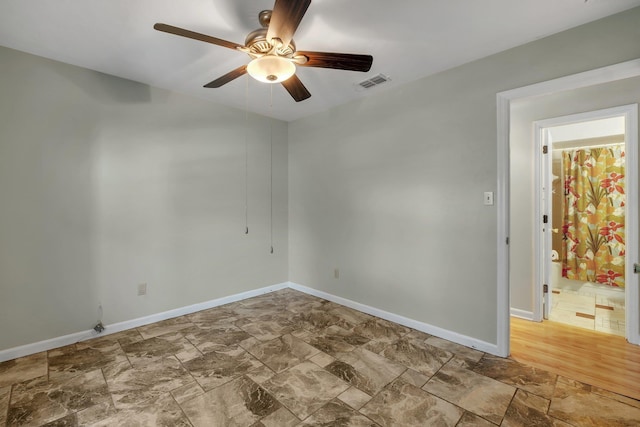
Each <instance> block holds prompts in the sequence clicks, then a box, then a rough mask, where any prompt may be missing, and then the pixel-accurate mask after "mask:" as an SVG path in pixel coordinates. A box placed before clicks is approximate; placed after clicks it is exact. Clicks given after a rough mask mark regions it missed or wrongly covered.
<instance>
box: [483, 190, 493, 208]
mask: <svg viewBox="0 0 640 427" xmlns="http://www.w3.org/2000/svg"><path fill="white" fill-rule="evenodd" d="M484 204H485V205H486V206H493V191H485V192H484Z"/></svg>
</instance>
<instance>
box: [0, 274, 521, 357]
mask: <svg viewBox="0 0 640 427" xmlns="http://www.w3.org/2000/svg"><path fill="white" fill-rule="evenodd" d="M285 288H291V289H295V290H297V291H300V292H304V293H306V294H309V295H313V296H317V297H319V298H324V299H326V300H329V301H332V302H335V303H337V304H341V305H344V306H346V307H349V308H353V309H354V310H358V311H362V312H363V313H367V314H371V315H372V316H376V317H380V318H382V319H386V320H389V321H391V322H395V323H399V324H401V325H404V326H408V327H410V328H413V329H417V330H419V331H422V332H425V333H427V334H430V335H434V336H437V337H439V338H443V339H446V340H449V341H453V342H455V343H458V344H461V345H464V346H467V347H471V348H475V349H477V350H480V351H484V352H486V353H490V354H494V355H499V354H498V347H497V345H496V344H491V343H488V342H485V341H481V340H478V339H476V338H472V337H469V336H466V335H462V334H459V333H457V332H452V331H449V330H447V329H443V328H440V327H437V326H433V325H430V324H428V323H424V322H420V321H417V320H413V319H410V318H408V317H404V316H400V315H398V314H394V313H390V312H388V311H384V310H381V309H379V308H375V307H371V306H369V305H366V304H361V303H359V302H355V301H352V300H349V299H346V298H342V297H339V296H336V295H333V294H329V293H327V292H324V291H319V290H317V289H313V288H309V287H307V286H303V285H299V284H297V283H293V282H285V283H280V284H277V285H272V286H266V287H264V288H260V289H255V290H252V291H247V292H241V293H239V294H235V295H231V296H227V297H222V298H217V299H214V300H211V301H206V302H202V303H198V304H193V305H188V306H186V307H181V308H176V309H173V310H169V311H164V312H162V313H156V314H152V315H150V316H144V317H139V318H137V319H132V320H126V321H124V322H118V323H112V324H109V325H105V329H104V331H103V332H102V333H101V334H97V333H96V332H95V331H93V330H88V331H81V332H76V333H73V334H69V335H64V336H61V337H56V338H51V339H48V340H44V341H39V342H36V343H32V344H26V345H23V346H19V347H14V348H9V349H6V350H1V351H0V362H4V361H6V360H11V359H16V358H18V357H23V356H28V355H30V354H35V353H40V352H42V351H47V350H51V349H54V348H58V347H62V346H65V345H69V344H74V343H76V342H79V341H84V340H87V339H91V338H95V337H97V336H98V335H99V336H105V335H109V334H114V333H116V332H121V331H124V330H127V329H133V328H137V327H140V326H144V325H148V324H150V323H155V322H159V321H161V320H166V319H171V318H174V317H179V316H184V315H185V314H191V313H195V312H197V311H202V310H206V309H208V308H213V307H218V306H220V305H224V304H229V303H232V302H236V301H241V300H244V299H247V298H252V297H256V296H258V295H262V294H266V293H270V292H274V291H278V290H280V289H285ZM517 311H519V312H521V314H525V315H526V313H527V312H524V311H522V310H517ZM512 315H514V316H518V317H523V318H526V317H524V316H521V315H518V314H514V310H513V309H512ZM532 316H533V315H532V314H530V317H531V318H532Z"/></svg>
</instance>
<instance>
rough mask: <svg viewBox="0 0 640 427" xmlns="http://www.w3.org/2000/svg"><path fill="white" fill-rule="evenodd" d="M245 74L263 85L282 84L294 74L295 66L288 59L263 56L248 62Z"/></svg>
mask: <svg viewBox="0 0 640 427" xmlns="http://www.w3.org/2000/svg"><path fill="white" fill-rule="evenodd" d="M247 72H248V73H249V75H250V76H251V77H253V78H254V79H256V80H258V81H260V82H263V83H282V82H283V81H285V80H287V79H288V78H289V77H291V76H293V75H294V74H295V72H296V66H295V65H294V64H293V62H291V61H290V60H289V59H286V58H282V57H280V56H275V55H265V56H261V57H259V58H256V59H254V60H253V61H251V62H249V65H247Z"/></svg>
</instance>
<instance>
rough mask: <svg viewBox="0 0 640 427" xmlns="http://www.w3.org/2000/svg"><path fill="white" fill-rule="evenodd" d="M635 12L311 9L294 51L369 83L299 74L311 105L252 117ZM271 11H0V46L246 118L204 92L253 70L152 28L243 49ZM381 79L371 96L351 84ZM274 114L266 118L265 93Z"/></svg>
mask: <svg viewBox="0 0 640 427" xmlns="http://www.w3.org/2000/svg"><path fill="white" fill-rule="evenodd" d="M639 5H640V0H588V1H585V0H517V1H514V0H397V1H389V0H385V1H382V0H313V2H312V3H311V6H310V7H309V9H308V11H307V14H306V15H305V17H304V19H303V20H302V23H301V24H300V27H299V28H298V31H297V33H296V35H295V41H296V44H297V47H298V49H299V50H311V51H328V52H347V53H367V54H371V55H373V57H374V60H373V66H372V68H371V71H370V72H368V73H358V72H352V71H340V70H329V69H319V68H303V67H298V72H297V74H298V76H299V77H300V79H301V80H302V82H303V83H304V84H305V86H306V87H307V88H308V89H309V91H310V92H311V94H312V97H311V98H309V99H308V100H306V101H302V102H300V103H296V102H294V101H293V99H291V97H290V96H289V95H288V93H287V92H286V91H285V90H284V88H283V87H281V86H280V85H268V84H260V83H258V82H255V81H251V82H250V83H249V103H248V104H249V109H250V110H251V111H254V112H257V113H260V114H264V115H269V116H272V117H276V118H279V119H282V120H287V121H290V120H294V119H297V118H300V117H304V116H308V115H310V114H313V113H317V112H320V111H324V110H327V109H329V108H330V107H332V106H335V105H339V104H344V103H346V102H348V101H350V100H353V99H357V98H360V97H365V96H368V95H370V94H372V93H378V92H379V91H381V90H385V89H384V88H391V87H394V86H397V85H401V84H404V83H407V82H410V81H413V80H417V79H419V78H422V77H425V76H428V75H430V74H434V73H437V72H439V71H443V70H446V69H449V68H452V67H454V66H457V65H460V64H463V63H466V62H469V61H472V60H475V59H478V58H482V57H484V56H487V55H490V54H493V53H496V52H500V51H502V50H505V49H508V48H511V47H514V46H518V45H521V44H524V43H527V42H530V41H533V40H536V39H539V38H541V37H545V36H547V35H550V34H553V33H556V32H559V31H562V30H565V29H568V28H572V27H575V26H577V25H580V24H583V23H586V22H590V21H593V20H596V19H599V18H602V17H604V16H608V15H611V14H614V13H617V12H621V11H624V10H627V9H630V8H632V7H635V6H639ZM272 6H273V1H272V0H183V1H176V0H40V1H37V2H35V1H25V0H2V1H1V2H0V45H3V46H6V47H10V48H13V49H17V50H21V51H24V52H29V53H32V54H35V55H40V56H43V57H46V58H51V59H55V60H58V61H62V62H66V63H69V64H73V65H77V66H81V67H85V68H89V69H92V70H97V71H101V72H103V73H107V74H112V75H115V76H119V77H124V78H127V79H131V80H135V81H139V82H143V83H146V84H149V85H151V86H156V87H160V88H165V89H169V90H173V91H176V92H180V93H185V94H189V95H193V96H196V97H198V98H202V99H205V100H209V101H212V102H216V103H220V104H224V105H227V106H232V107H237V108H240V109H244V108H245V102H246V97H245V92H246V86H247V81H248V80H249V78H248V77H243V78H239V79H237V80H235V81H233V82H231V83H229V84H227V85H225V86H223V87H222V88H220V89H205V88H203V87H202V86H203V85H204V84H206V83H208V82H210V81H211V80H213V79H215V78H217V77H219V76H221V75H223V74H225V73H227V72H228V71H230V70H232V69H234V68H236V67H239V66H241V65H242V64H245V63H247V62H248V57H247V56H246V55H244V54H242V53H240V52H234V51H233V50H230V49H225V48H222V47H219V46H214V45H210V44H207V43H203V42H199V41H195V40H189V39H185V38H182V37H178V36H175V35H170V34H166V33H161V32H158V31H155V30H154V29H153V24H154V23H156V22H163V23H166V24H171V25H174V26H178V27H183V28H186V29H190V30H193V31H197V32H201V33H205V34H208V35H212V36H215V37H218V38H222V39H226V40H229V41H232V42H236V43H240V44H244V39H245V36H246V34H247V33H248V32H250V31H252V30H254V29H256V28H258V27H259V24H258V21H257V16H258V13H259V12H260V11H261V10H263V9H271V8H272ZM378 73H383V74H386V75H388V76H390V77H391V79H392V81H391V82H389V83H386V84H384V85H383V86H381V87H378V88H374V89H371V90H369V91H364V92H363V91H357V90H356V89H355V86H354V85H355V84H356V83H357V82H359V81H361V80H364V79H366V78H368V77H371V76H373V75H375V74H378ZM271 88H273V106H272V107H270V101H269V98H270V89H271Z"/></svg>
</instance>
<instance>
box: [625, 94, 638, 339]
mask: <svg viewBox="0 0 640 427" xmlns="http://www.w3.org/2000/svg"><path fill="white" fill-rule="evenodd" d="M627 107H630V108H629V110H628V111H627V114H626V115H625V158H626V164H625V174H626V177H625V178H626V179H625V185H626V191H627V194H633V195H634V196H636V200H635V202H634V205H633V206H634V208H635V209H628V205H629V204H627V212H626V217H625V236H626V238H627V241H626V243H625V247H626V248H633V253H634V254H633V257H634V258H631V256H630V255H629V254H628V252H627V256H626V258H625V271H624V274H625V278H624V280H625V308H626V323H627V325H626V326H627V330H626V336H627V341H629V342H630V343H631V344H636V345H640V289H639V288H640V286H638V285H639V283H638V282H639V278H638V275H637V274H635V273H634V271H633V264H634V263H635V262H638V261H640V258H639V256H640V254H639V253H638V246H639V245H640V241H639V238H638V233H640V222H639V220H640V218H638V209H639V206H638V199H637V196H638V194H639V193H638V192H639V191H640V189H639V188H638V143H639V142H640V141H638V104H633V105H630V106H627ZM631 162H634V163H631ZM632 278H633V280H631V279H632Z"/></svg>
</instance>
